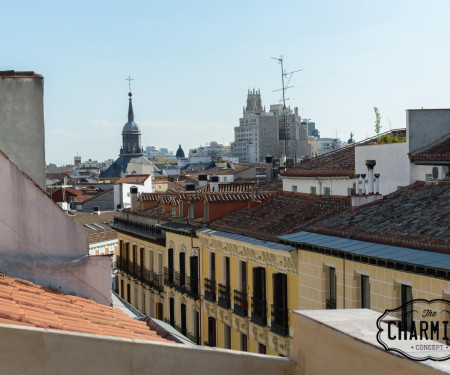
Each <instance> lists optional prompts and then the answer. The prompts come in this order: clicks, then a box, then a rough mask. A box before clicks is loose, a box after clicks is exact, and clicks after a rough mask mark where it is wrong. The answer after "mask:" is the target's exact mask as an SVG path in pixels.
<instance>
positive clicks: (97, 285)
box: [0, 153, 111, 303]
mask: <svg viewBox="0 0 450 375" xmlns="http://www.w3.org/2000/svg"><path fill="white" fill-rule="evenodd" d="M0 175H1V176H2V178H1V179H0V197H1V198H0V238H1V240H0V272H4V273H6V274H8V275H11V276H17V277H21V278H24V279H26V280H30V281H33V282H36V283H39V284H44V285H46V286H49V287H52V288H55V289H60V290H62V291H64V292H66V293H73V294H76V295H80V296H83V297H88V298H93V299H95V300H97V301H99V302H103V303H109V299H110V289H111V272H110V270H111V260H110V258H109V257H108V258H104V259H100V258H98V259H92V260H91V259H88V248H89V247H88V246H89V245H88V237H87V234H86V232H85V231H84V229H83V228H82V227H81V226H80V225H78V223H76V222H75V221H73V220H72V219H71V218H70V217H68V216H67V214H65V213H64V211H63V210H61V209H60V208H59V206H58V205H57V204H56V203H54V202H53V201H52V200H51V199H50V198H49V197H48V196H47V195H46V194H45V192H44V191H43V190H41V189H40V188H39V187H38V186H36V185H35V184H34V183H33V181H31V180H30V179H29V178H28V177H27V176H26V175H25V174H24V173H22V172H21V171H20V170H19V168H18V167H17V166H15V165H14V164H13V163H12V162H11V161H10V160H8V158H7V157H6V156H5V155H4V154H1V153H0ZM84 258H86V259H84Z"/></svg>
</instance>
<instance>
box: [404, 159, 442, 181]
mask: <svg viewBox="0 0 450 375" xmlns="http://www.w3.org/2000/svg"><path fill="white" fill-rule="evenodd" d="M433 167H437V169H438V180H442V179H444V178H445V177H446V174H447V173H448V170H449V167H448V166H446V165H420V164H419V165H416V164H414V163H411V169H410V170H411V178H410V181H411V184H413V183H414V182H416V181H427V177H426V176H427V175H431V176H433Z"/></svg>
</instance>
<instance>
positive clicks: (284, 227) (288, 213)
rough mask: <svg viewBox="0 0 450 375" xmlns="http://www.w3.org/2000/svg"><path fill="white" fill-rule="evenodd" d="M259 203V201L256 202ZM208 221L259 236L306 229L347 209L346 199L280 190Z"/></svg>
mask: <svg viewBox="0 0 450 375" xmlns="http://www.w3.org/2000/svg"><path fill="white" fill-rule="evenodd" d="M258 203H259V204H258ZM254 204H255V205H254V206H253V207H251V208H250V209H248V208H244V209H241V210H239V211H236V212H234V213H232V214H230V215H227V216H225V217H223V218H221V219H219V220H216V221H214V222H212V223H211V225H210V226H211V228H213V229H217V230H221V231H224V232H231V233H237V234H241V235H244V236H248V237H255V238H259V239H262V240H268V241H275V242H276V241H277V237H278V236H281V235H284V234H289V233H294V232H298V231H301V230H305V229H306V228H308V227H309V226H311V225H312V224H314V223H316V222H317V221H318V220H320V219H323V218H325V217H328V216H330V215H333V214H335V213H337V212H339V211H342V210H346V209H349V208H350V206H351V204H350V200H349V199H344V198H319V197H305V196H294V195H286V194H280V195H275V196H272V197H271V198H268V199H267V200H265V201H264V202H262V203H261V202H254Z"/></svg>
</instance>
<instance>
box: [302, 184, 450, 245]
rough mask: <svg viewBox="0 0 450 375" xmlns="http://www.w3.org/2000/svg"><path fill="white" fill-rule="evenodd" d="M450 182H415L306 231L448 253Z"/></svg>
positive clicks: (449, 237) (449, 240) (449, 236)
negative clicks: (369, 204) (376, 201)
mask: <svg viewBox="0 0 450 375" xmlns="http://www.w3.org/2000/svg"><path fill="white" fill-rule="evenodd" d="M449 212H450V185H448V184H441V185H425V184H424V183H416V184H414V185H411V186H408V187H405V188H402V189H399V190H397V191H396V192H394V193H392V194H389V195H387V196H385V197H384V200H382V201H379V203H377V204H374V205H372V206H369V207H365V208H361V209H360V210H357V211H356V212H353V213H352V212H348V211H346V212H344V211H343V212H341V213H339V214H337V215H335V216H333V217H331V218H328V219H325V220H323V221H320V222H319V223H317V224H316V225H314V226H312V227H310V228H309V229H308V231H313V232H316V233H322V234H329V235H334V236H340V237H348V236H350V238H353V239H357V240H362V241H370V242H378V243H384V244H388V245H395V246H404V247H409V248H414V249H422V250H431V251H440V252H445V253H450V215H449Z"/></svg>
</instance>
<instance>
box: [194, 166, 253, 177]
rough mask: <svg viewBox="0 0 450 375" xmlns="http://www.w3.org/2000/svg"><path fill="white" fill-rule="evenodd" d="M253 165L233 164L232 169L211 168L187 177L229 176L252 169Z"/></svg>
mask: <svg viewBox="0 0 450 375" xmlns="http://www.w3.org/2000/svg"><path fill="white" fill-rule="evenodd" d="M254 167H255V165H243V164H234V165H233V167H232V168H218V167H216V168H211V169H207V170H204V171H196V172H192V173H189V174H188V176H192V177H194V176H198V175H201V174H206V175H208V176H209V175H230V174H236V173H239V172H242V171H245V170H246V169H250V168H254Z"/></svg>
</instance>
